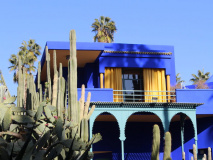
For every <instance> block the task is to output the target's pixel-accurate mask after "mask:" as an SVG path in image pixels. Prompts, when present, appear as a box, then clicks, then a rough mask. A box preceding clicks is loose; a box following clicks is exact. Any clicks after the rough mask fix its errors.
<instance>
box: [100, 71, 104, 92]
mask: <svg viewBox="0 0 213 160" xmlns="http://www.w3.org/2000/svg"><path fill="white" fill-rule="evenodd" d="M100 88H104V74H103V73H100Z"/></svg>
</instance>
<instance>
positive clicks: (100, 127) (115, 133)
mask: <svg viewBox="0 0 213 160" xmlns="http://www.w3.org/2000/svg"><path fill="white" fill-rule="evenodd" d="M96 132H98V133H100V134H101V135H102V140H101V141H100V142H98V143H95V144H94V145H93V152H95V154H94V158H93V159H94V160H98V159H104V158H105V159H106V160H111V159H121V142H120V139H119V137H120V130H119V126H118V122H117V120H116V118H115V117H114V116H113V115H111V114H110V113H107V112H104V113H102V114H101V115H99V116H98V117H97V118H96V120H95V122H94V125H93V133H96Z"/></svg>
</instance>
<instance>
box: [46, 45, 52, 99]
mask: <svg viewBox="0 0 213 160" xmlns="http://www.w3.org/2000/svg"><path fill="white" fill-rule="evenodd" d="M45 53H46V63H47V83H48V87H47V93H48V95H47V97H48V98H49V99H51V98H52V97H51V96H52V89H51V87H52V85H51V76H50V54H49V52H48V47H47V46H46V48H45Z"/></svg>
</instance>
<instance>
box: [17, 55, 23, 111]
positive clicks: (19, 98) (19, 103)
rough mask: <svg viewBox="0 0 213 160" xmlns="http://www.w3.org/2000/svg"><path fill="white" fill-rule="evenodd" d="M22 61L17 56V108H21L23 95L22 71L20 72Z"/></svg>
mask: <svg viewBox="0 0 213 160" xmlns="http://www.w3.org/2000/svg"><path fill="white" fill-rule="evenodd" d="M21 64H22V61H21V57H20V56H18V93H17V95H18V99H17V106H18V107H23V95H24V90H23V88H24V86H23V84H24V83H23V71H22V66H21Z"/></svg>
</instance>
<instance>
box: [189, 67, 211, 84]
mask: <svg viewBox="0 0 213 160" xmlns="http://www.w3.org/2000/svg"><path fill="white" fill-rule="evenodd" d="M209 75H210V72H206V73H205V72H204V69H203V70H202V71H201V70H198V73H197V75H195V74H192V77H193V78H191V79H190V81H192V82H193V84H197V83H198V82H199V81H203V82H205V81H206V80H208V79H209Z"/></svg>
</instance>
